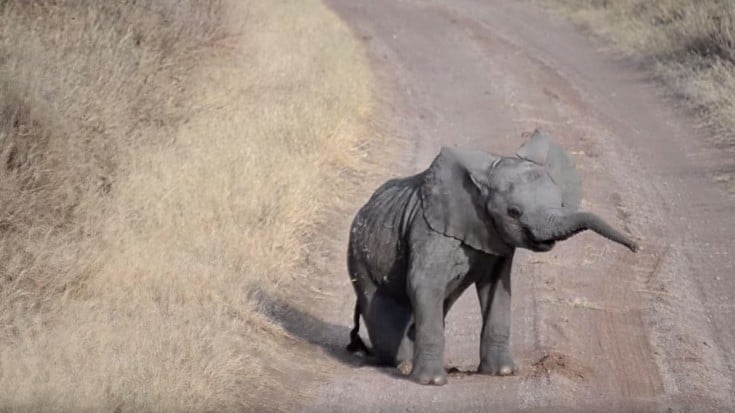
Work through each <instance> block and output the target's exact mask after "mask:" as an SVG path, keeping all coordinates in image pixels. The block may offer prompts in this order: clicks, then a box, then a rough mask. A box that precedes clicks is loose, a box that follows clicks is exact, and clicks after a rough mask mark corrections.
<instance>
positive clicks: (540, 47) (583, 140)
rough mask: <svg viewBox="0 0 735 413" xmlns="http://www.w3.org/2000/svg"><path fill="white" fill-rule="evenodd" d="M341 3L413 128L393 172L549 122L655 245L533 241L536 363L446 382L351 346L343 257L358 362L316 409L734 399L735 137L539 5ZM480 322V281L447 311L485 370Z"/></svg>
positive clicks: (643, 239) (530, 347)
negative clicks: (406, 374) (734, 144)
mask: <svg viewBox="0 0 735 413" xmlns="http://www.w3.org/2000/svg"><path fill="white" fill-rule="evenodd" d="M328 3H329V4H330V5H331V7H333V9H334V10H336V11H337V12H338V13H339V15H340V16H342V18H344V19H345V20H346V21H347V22H348V23H349V24H350V25H351V26H352V27H353V28H354V30H355V32H356V33H357V35H358V36H360V37H361V38H362V39H364V41H365V42H366V43H367V45H368V48H369V50H370V53H371V55H372V58H373V62H374V66H375V69H376V70H377V71H378V73H379V74H380V77H381V79H382V83H383V89H384V92H385V101H384V102H383V111H382V113H383V117H384V119H383V120H384V121H385V122H386V123H388V124H389V125H391V126H392V127H393V129H394V130H395V133H396V134H397V135H399V136H401V137H404V138H405V139H406V140H407V142H408V143H407V145H406V149H405V151H404V152H403V155H402V156H401V159H400V162H398V163H397V164H396V165H395V166H394V168H393V173H394V174H395V175H406V174H411V173H414V172H416V171H419V170H422V169H424V168H426V167H427V166H428V165H429V163H430V161H431V159H432V158H433V157H434V156H435V155H436V154H437V152H438V150H439V148H440V146H442V145H449V146H459V147H467V148H479V149H484V150H487V151H492V152H496V153H502V154H512V153H514V151H515V149H516V148H517V147H518V145H520V143H521V142H523V140H524V138H522V137H521V134H522V133H523V132H529V131H532V130H533V129H534V128H536V127H539V126H540V127H543V128H545V129H546V130H548V131H550V132H551V133H552V135H553V136H554V137H555V138H556V140H557V141H559V142H560V143H562V144H563V145H564V146H565V147H566V148H568V149H569V150H570V151H571V152H572V154H573V155H574V158H575V161H576V162H577V165H578V167H579V168H580V172H581V175H582V177H583V182H584V187H585V199H584V202H583V206H584V207H585V208H588V209H590V210H593V211H595V212H597V213H599V214H600V215H602V216H603V217H604V218H606V219H607V220H609V222H612V223H615V224H616V225H617V226H619V227H624V228H626V229H627V230H629V231H630V232H631V233H632V234H633V235H634V237H635V238H637V239H638V240H639V241H640V244H641V245H642V251H640V252H639V253H638V254H635V255H634V254H631V253H629V252H628V251H627V250H625V249H624V248H621V247H619V246H616V245H614V244H612V243H609V242H606V241H604V240H603V239H601V238H600V237H598V236H595V235H593V234H589V233H585V234H582V235H579V236H577V237H575V238H573V239H571V240H569V241H567V242H564V243H562V244H560V245H558V246H557V247H556V248H555V249H554V250H553V251H552V252H550V253H546V254H533V253H530V252H528V251H522V252H520V254H519V255H518V256H517V257H518V258H517V260H516V264H515V269H514V273H513V282H514V286H513V292H514V297H513V300H514V302H513V327H512V338H511V340H512V351H513V353H514V355H515V358H516V362H517V363H518V364H519V365H520V366H521V371H520V372H519V374H518V375H517V376H514V377H509V378H499V377H488V376H478V375H471V374H454V375H452V376H451V377H450V383H449V384H448V385H447V386H444V387H442V388H437V387H422V386H419V385H416V384H413V383H411V382H409V381H408V380H405V379H403V378H401V377H399V376H397V375H396V373H395V372H393V371H392V370H391V369H380V368H374V367H357V366H355V365H354V364H352V363H350V362H349V361H345V360H347V359H346V358H344V357H343V356H340V355H339V352H340V351H341V350H339V349H341V348H342V346H344V345H345V344H346V343H347V331H348V326H349V325H350V318H351V314H352V313H351V311H352V305H353V293H352V291H351V287H350V286H349V283H348V282H347V275H346V274H344V270H343V268H344V267H340V271H338V272H339V273H340V275H339V277H337V278H335V280H334V284H333V289H334V290H333V291H331V293H332V294H333V296H334V297H335V299H334V300H333V303H332V304H333V305H330V306H329V309H328V310H325V311H324V313H323V314H320V315H319V318H320V319H321V322H323V323H325V324H326V325H331V326H332V328H329V329H326V330H324V340H325V341H326V342H327V343H326V344H325V347H327V348H331V349H333V351H332V353H333V354H336V355H337V356H336V358H338V359H340V360H342V361H343V366H342V367H341V368H339V369H338V375H337V376H336V377H333V378H332V379H331V381H330V382H329V383H328V384H326V385H325V386H324V387H323V388H322V389H321V390H320V392H321V393H320V395H319V397H318V399H317V404H316V405H315V406H311V407H310V408H309V409H308V410H309V411H319V412H321V411H342V412H348V411H349V412H351V411H371V412H396V411H408V412H412V411H417V412H427V411H494V412H495V411H524V412H530V411H544V412H546V411H580V412H581V411H585V412H590V411H610V412H612V411H640V412H648V411H665V412H676V411H697V412H699V411H731V410H733V409H735V387H733V377H735V300H734V298H735V274H734V272H735V252H734V251H733V250H732V248H733V245H735V198H733V196H732V195H731V194H728V193H727V190H726V189H724V188H721V187H720V186H719V184H718V183H717V182H716V181H717V180H716V178H717V176H722V174H723V173H729V172H732V171H733V170H734V169H735V161H733V159H735V156H733V152H732V151H731V150H729V149H728V148H715V147H713V146H711V145H708V144H707V143H706V142H707V139H706V136H704V135H703V133H702V132H697V131H696V130H694V128H693V127H692V120H691V119H689V118H688V117H687V116H686V115H685V114H684V113H683V112H682V111H680V110H678V109H676V108H674V107H673V106H674V102H667V101H665V100H664V99H663V98H662V97H661V90H659V89H657V88H656V87H655V86H652V83H651V82H649V81H648V80H647V79H646V77H647V74H646V73H645V72H642V71H640V70H638V69H637V68H636V67H635V65H634V64H633V63H630V62H625V61H621V60H620V59H617V58H615V57H613V56H612V54H611V53H609V52H608V51H606V50H604V49H603V48H602V47H601V45H600V44H598V43H597V42H595V41H592V40H590V39H588V38H587V36H585V35H583V34H581V33H580V32H579V31H577V30H575V29H574V28H572V27H571V26H570V25H569V24H567V23H564V22H563V21H561V20H560V19H558V18H556V17H553V16H551V15H549V14H547V13H545V12H542V11H540V10H538V9H536V8H534V7H533V6H531V5H529V4H526V3H525V2H510V1H503V0H425V1H418V0H370V1H347V0H344V1H340V0H330V1H329V2H328ZM372 190H373V188H365V194H364V195H365V199H367V197H368V196H369V195H370V193H371V191H372ZM347 230H348V229H347V227H345V228H344V233H345V235H346V233H347ZM342 251H343V250H342ZM340 253H341V252H340ZM339 258H340V259H341V260H343V258H342V256H341V255H340V256H339ZM340 265H343V264H342V263H341V262H340ZM479 331H480V314H479V308H478V303H477V298H476V296H475V294H472V292H471V291H468V292H467V293H465V295H464V296H463V298H462V299H461V300H460V302H459V303H458V304H457V305H456V306H455V308H454V309H453V310H452V312H451V313H450V315H449V317H448V322H447V331H446V337H447V360H446V361H447V364H448V365H449V366H455V367H458V368H459V369H460V370H470V369H474V368H475V367H476V365H477V363H478V351H479V350H478V348H479Z"/></svg>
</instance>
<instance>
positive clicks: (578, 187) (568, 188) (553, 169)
mask: <svg viewBox="0 0 735 413" xmlns="http://www.w3.org/2000/svg"><path fill="white" fill-rule="evenodd" d="M517 155H518V157H519V158H522V159H525V160H527V161H531V162H534V163H537V164H539V165H542V166H544V167H545V168H546V170H547V171H548V172H549V175H550V176H551V179H553V180H554V182H555V183H556V184H557V185H558V186H559V188H560V189H561V193H562V200H563V202H564V207H565V208H569V209H572V210H575V209H577V208H579V203H580V202H581V200H582V179H581V178H580V177H579V174H578V173H577V168H576V167H575V166H574V161H573V160H572V158H571V157H570V156H569V154H568V153H567V152H566V151H565V150H564V148H562V147H561V146H560V145H558V144H556V143H554V142H553V141H552V140H551V137H550V136H549V134H548V133H546V132H545V131H543V130H541V129H536V130H535V131H534V132H533V134H532V135H531V138H529V140H528V141H527V142H526V143H524V144H523V145H522V146H521V147H520V149H518V153H517Z"/></svg>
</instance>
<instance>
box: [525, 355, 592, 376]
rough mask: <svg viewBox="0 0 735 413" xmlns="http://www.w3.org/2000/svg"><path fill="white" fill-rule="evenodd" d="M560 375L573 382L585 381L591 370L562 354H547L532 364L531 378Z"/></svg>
mask: <svg viewBox="0 0 735 413" xmlns="http://www.w3.org/2000/svg"><path fill="white" fill-rule="evenodd" d="M552 374H559V375H562V376H564V377H566V378H568V379H571V380H578V381H583V380H585V377H586V376H587V375H589V374H590V373H589V369H587V368H585V367H584V366H582V364H581V363H580V362H579V360H575V359H574V358H572V357H569V356H567V355H564V354H561V353H547V354H544V355H543V356H542V357H541V358H540V359H538V360H537V361H536V362H534V363H533V364H531V376H533V377H537V378H538V377H549V376H550V375H552Z"/></svg>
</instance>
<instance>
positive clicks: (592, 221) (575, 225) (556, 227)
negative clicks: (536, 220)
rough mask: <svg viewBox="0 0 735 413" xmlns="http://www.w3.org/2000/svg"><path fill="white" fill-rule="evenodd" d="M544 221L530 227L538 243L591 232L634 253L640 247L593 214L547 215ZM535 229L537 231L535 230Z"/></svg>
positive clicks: (567, 213)
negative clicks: (587, 231)
mask: <svg viewBox="0 0 735 413" xmlns="http://www.w3.org/2000/svg"><path fill="white" fill-rule="evenodd" d="M543 221H544V222H543V225H541V226H530V227H529V228H530V230H531V234H532V236H533V237H534V238H535V239H536V240H537V241H562V240H565V239H567V238H569V237H571V236H573V235H575V234H577V233H579V232H582V231H584V230H591V231H594V232H596V233H598V234H600V235H602V236H603V237H605V238H607V239H609V240H611V241H614V242H617V243H619V244H622V245H624V246H626V247H627V248H628V249H630V250H631V251H633V252H636V251H637V250H638V245H637V244H636V243H635V242H633V241H632V240H630V239H629V238H628V237H626V236H625V235H623V234H622V233H620V232H619V231H617V230H616V229H614V228H613V227H611V226H610V225H608V224H607V223H606V222H605V221H604V220H603V219H602V218H600V217H598V216H597V215H595V214H593V213H591V212H563V213H553V214H546V215H545V219H543ZM534 227H535V228H537V229H535V230H534Z"/></svg>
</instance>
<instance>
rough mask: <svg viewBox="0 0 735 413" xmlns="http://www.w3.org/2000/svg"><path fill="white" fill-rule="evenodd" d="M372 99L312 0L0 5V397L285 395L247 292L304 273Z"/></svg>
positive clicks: (280, 338) (261, 399) (225, 402)
mask: <svg viewBox="0 0 735 413" xmlns="http://www.w3.org/2000/svg"><path fill="white" fill-rule="evenodd" d="M371 98H372V97H371V78H370V74H369V72H368V70H367V64H366V61H365V57H364V56H363V54H362V51H361V50H360V49H359V47H358V46H357V45H356V43H355V42H354V41H353V39H352V37H351V35H350V33H349V32H348V30H347V29H346V28H345V27H344V26H343V24H342V23H341V22H340V21H339V20H338V19H337V18H336V17H335V16H333V15H332V14H331V13H330V12H328V11H327V10H326V9H325V8H324V6H323V5H322V4H321V3H320V2H319V1H318V0H298V1H296V0H293V1H286V0H284V1H277V2H276V1H266V0H262V1H255V0H253V1H249V2H245V3H243V2H235V1H233V2H228V1H226V0H222V1H220V2H198V1H194V0H190V1H168V0H143V1H133V0H129V1H120V2H97V1H92V0H76V1H75V0H66V1H65V0H57V1H52V0H45V1H38V2H25V1H20V0H15V1H14V0H8V1H0V190H1V191H2V192H1V193H2V202H1V203H0V389H2V390H1V391H0V411H45V412H51V411H116V412H124V411H136V412H137V411H218V412H220V411H242V410H249V409H253V408H256V407H257V408H259V410H261V411H262V410H263V409H266V410H276V409H284V408H288V407H289V406H290V405H291V403H292V402H293V399H294V397H297V396H298V393H297V391H295V390H293V388H292V387H290V386H292V385H302V384H303V382H304V381H305V380H307V379H308V378H309V376H308V375H304V376H303V378H302V377H299V375H300V374H303V373H304V372H305V371H306V369H307V368H308V367H309V365H308V363H303V362H301V363H293V361H294V360H296V359H297V358H303V355H304V354H306V353H308V352H309V350H308V349H305V348H301V347H302V346H299V345H298V343H297V342H296V341H295V340H293V339H290V338H289V337H287V335H286V334H285V333H283V332H282V331H281V329H280V328H279V327H277V326H274V325H272V324H271V323H269V322H268V321H267V320H264V319H263V318H262V317H261V316H260V315H259V314H258V313H257V312H256V311H254V310H255V307H256V306H257V305H258V304H257V303H254V302H253V300H251V299H250V298H249V297H251V296H252V294H251V293H252V291H253V290H254V289H259V290H266V291H270V292H272V293H274V294H279V295H281V296H282V297H285V298H286V299H293V298H294V297H297V296H298V294H297V293H299V292H301V290H302V288H303V285H304V284H307V283H308V280H307V279H306V278H305V274H306V271H307V269H304V268H301V267H300V266H299V262H300V260H301V259H302V257H303V255H304V251H305V248H307V247H306V246H305V244H304V239H305V236H306V235H308V234H310V233H311V232H312V231H313V230H314V228H315V226H316V225H317V224H318V223H319V222H320V219H322V218H323V217H324V211H325V208H328V207H329V206H330V205H334V204H335V203H340V202H342V201H343V200H342V199H340V197H338V196H337V195H336V194H339V193H341V191H340V188H342V187H343V186H344V182H343V179H342V178H341V175H340V173H339V172H340V171H345V170H349V169H351V168H355V167H358V166H360V165H361V164H360V161H359V154H360V151H359V148H358V147H359V145H358V139H360V138H361V137H362V135H363V134H364V132H365V129H364V126H363V125H364V123H365V122H364V121H365V119H366V117H367V116H368V115H369V114H370V112H371V103H370V102H371ZM276 291H277V292H276ZM297 304H298V303H297ZM286 346H296V348H290V347H286ZM296 366H298V367H296ZM289 378H291V380H289Z"/></svg>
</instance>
